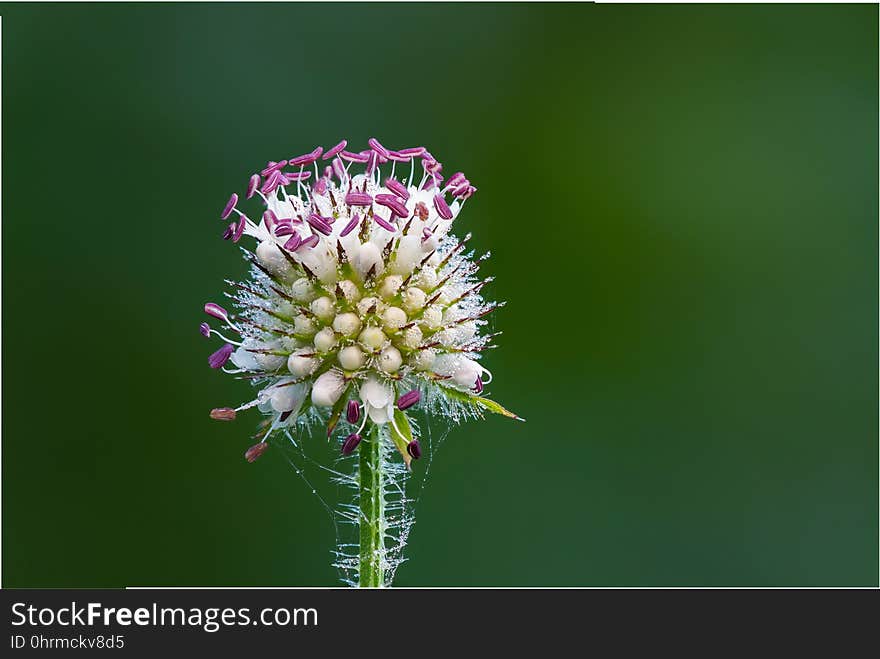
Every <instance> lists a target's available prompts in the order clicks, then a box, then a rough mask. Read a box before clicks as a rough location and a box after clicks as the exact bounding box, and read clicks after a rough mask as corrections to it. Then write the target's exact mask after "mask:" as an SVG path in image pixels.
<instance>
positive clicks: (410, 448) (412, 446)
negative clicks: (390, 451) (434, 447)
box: [406, 439, 422, 460]
mask: <svg viewBox="0 0 880 659" xmlns="http://www.w3.org/2000/svg"><path fill="white" fill-rule="evenodd" d="M406 452H407V453H409V456H410V457H411V458H412V459H413V460H418V459H419V458H420V457H422V445H421V444H419V440H417V439H414V440H412V441H411V442H410V443H409V444H407V445H406Z"/></svg>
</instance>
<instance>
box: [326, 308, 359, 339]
mask: <svg viewBox="0 0 880 659" xmlns="http://www.w3.org/2000/svg"><path fill="white" fill-rule="evenodd" d="M360 328H361V319H360V318H358V317H357V314H353V313H351V312H348V313H341V314H339V315H338V316H336V318H334V319H333V329H335V330H336V331H337V332H339V333H340V334H342V335H343V336H354V335H355V334H357V331H358V330H359V329H360Z"/></svg>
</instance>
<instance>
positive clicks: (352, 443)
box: [342, 432, 361, 455]
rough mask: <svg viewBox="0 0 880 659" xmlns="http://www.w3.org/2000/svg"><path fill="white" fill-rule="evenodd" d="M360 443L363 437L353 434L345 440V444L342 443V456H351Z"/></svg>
mask: <svg viewBox="0 0 880 659" xmlns="http://www.w3.org/2000/svg"><path fill="white" fill-rule="evenodd" d="M360 443H361V436H360V435H358V434H357V433H356V432H353V433H352V434H350V435H349V436H348V437H346V438H345V441H344V442H342V455H351V454H352V453H354V450H355V449H356V448H357V447H358V444H360Z"/></svg>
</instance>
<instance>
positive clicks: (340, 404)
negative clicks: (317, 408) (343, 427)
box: [327, 382, 351, 439]
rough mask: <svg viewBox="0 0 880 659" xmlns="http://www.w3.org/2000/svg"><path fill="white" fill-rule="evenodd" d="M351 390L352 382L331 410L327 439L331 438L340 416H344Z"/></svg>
mask: <svg viewBox="0 0 880 659" xmlns="http://www.w3.org/2000/svg"><path fill="white" fill-rule="evenodd" d="M350 390H351V382H349V383H348V385H346V387H345V391H343V392H342V395H341V396H340V397H339V400H337V401H336V404H335V405H334V406H333V410H332V411H331V412H330V420H329V421H327V439H330V435H331V434H333V431H334V430H335V429H336V424H337V423H339V417H341V416H342V409H343V408H344V407H345V404H346V403H347V402H348V392H349V391H350Z"/></svg>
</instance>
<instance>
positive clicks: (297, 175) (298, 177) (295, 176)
mask: <svg viewBox="0 0 880 659" xmlns="http://www.w3.org/2000/svg"><path fill="white" fill-rule="evenodd" d="M284 175H285V176H286V177H287V178H288V179H290V180H291V181H305V180H306V179H307V178H309V177H310V176H311V175H312V172H311V170H306V171H304V172H284Z"/></svg>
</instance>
